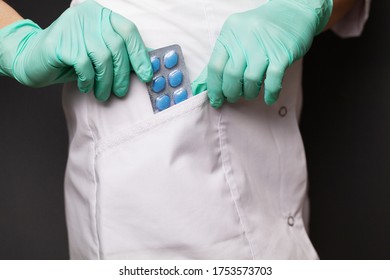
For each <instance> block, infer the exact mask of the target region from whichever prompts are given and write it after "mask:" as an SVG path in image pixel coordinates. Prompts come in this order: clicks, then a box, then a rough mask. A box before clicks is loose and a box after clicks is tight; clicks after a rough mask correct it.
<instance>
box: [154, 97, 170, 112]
mask: <svg viewBox="0 0 390 280" xmlns="http://www.w3.org/2000/svg"><path fill="white" fill-rule="evenodd" d="M170 105H171V98H169V96H168V95H166V94H164V95H160V96H159V97H157V98H156V108H157V109H158V110H160V111H162V110H165V109H166V108H168V107H169V106H170Z"/></svg>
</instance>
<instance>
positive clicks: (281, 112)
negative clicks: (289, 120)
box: [279, 106, 287, 118]
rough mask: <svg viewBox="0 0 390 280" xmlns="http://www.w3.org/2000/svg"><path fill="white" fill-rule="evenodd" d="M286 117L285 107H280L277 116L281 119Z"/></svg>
mask: <svg viewBox="0 0 390 280" xmlns="http://www.w3.org/2000/svg"><path fill="white" fill-rule="evenodd" d="M286 115H287V107H285V106H282V107H280V109H279V116H281V117H282V118H283V117H284V116H286Z"/></svg>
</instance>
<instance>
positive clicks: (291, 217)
mask: <svg viewBox="0 0 390 280" xmlns="http://www.w3.org/2000/svg"><path fill="white" fill-rule="evenodd" d="M287 224H288V225H289V226H290V227H292V226H294V217H293V216H290V217H288V218H287Z"/></svg>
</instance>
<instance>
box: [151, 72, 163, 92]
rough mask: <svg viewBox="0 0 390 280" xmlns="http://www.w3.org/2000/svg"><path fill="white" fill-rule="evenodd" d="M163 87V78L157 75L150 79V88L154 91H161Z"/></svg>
mask: <svg viewBox="0 0 390 280" xmlns="http://www.w3.org/2000/svg"><path fill="white" fill-rule="evenodd" d="M164 88H165V78H164V77H163V76H157V77H155V78H154V79H153V81H152V90H153V91H154V92H156V93H159V92H161V91H162V90H163V89H164Z"/></svg>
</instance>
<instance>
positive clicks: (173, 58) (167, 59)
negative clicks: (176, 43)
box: [164, 50, 179, 69]
mask: <svg viewBox="0 0 390 280" xmlns="http://www.w3.org/2000/svg"><path fill="white" fill-rule="evenodd" d="M178 61H179V55H178V54H177V52H175V51H174V50H172V51H169V52H168V53H167V54H165V55H164V65H165V67H166V68H168V69H171V68H173V67H175V66H176V65H177V62H178Z"/></svg>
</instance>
